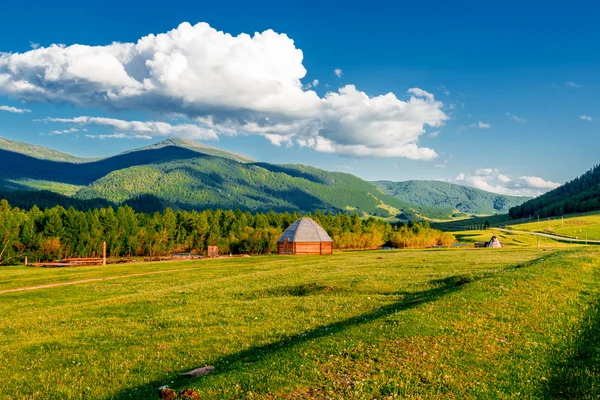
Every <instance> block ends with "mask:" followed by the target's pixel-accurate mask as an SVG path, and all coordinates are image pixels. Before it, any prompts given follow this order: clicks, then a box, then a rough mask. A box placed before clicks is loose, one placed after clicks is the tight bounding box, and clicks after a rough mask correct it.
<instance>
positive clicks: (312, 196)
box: [0, 139, 412, 217]
mask: <svg viewBox="0 0 600 400" xmlns="http://www.w3.org/2000/svg"><path fill="white" fill-rule="evenodd" d="M7 147H8V146H7ZM9 148H10V149H11V150H0V192H1V191H4V192H7V191H8V192H10V193H11V195H10V196H8V195H6V196H4V197H11V198H13V199H14V198H15V195H14V193H15V192H20V193H27V194H26V195H25V194H23V195H22V196H20V197H21V198H24V199H31V201H32V202H39V203H43V204H48V202H47V201H45V200H44V198H42V197H44V196H45V195H44V193H46V192H40V189H43V190H46V191H49V192H55V193H62V194H67V193H68V194H69V195H70V196H64V198H61V201H60V204H68V200H69V199H73V204H75V205H89V204H94V202H104V203H106V202H108V203H111V204H130V205H132V206H133V207H135V208H136V209H137V210H138V211H145V212H154V211H159V210H161V209H164V208H166V207H171V208H175V209H206V208H232V209H236V208H240V209H243V210H250V211H269V210H275V211H302V212H306V211H314V210H317V209H319V210H324V211H332V212H339V211H354V212H357V213H359V214H363V215H379V216H382V217H391V216H396V215H398V214H401V213H410V212H411V210H412V206H411V205H410V204H405V203H403V202H402V201H400V200H398V199H395V198H394V197H392V196H389V195H387V194H385V193H383V192H381V191H380V190H379V189H377V188H376V187H374V186H373V185H371V184H370V183H368V182H366V181H364V180H362V179H360V178H357V177H355V176H353V175H351V174H346V173H340V172H328V171H324V170H319V169H317V168H312V167H307V166H303V165H275V164H269V163H260V162H251V160H250V159H249V158H247V157H244V156H240V155H237V154H234V153H230V152H227V151H224V150H220V149H215V148H212V147H208V146H204V145H201V144H199V143H194V142H190V141H182V140H178V139H169V140H166V141H162V142H159V143H157V144H155V145H152V146H147V147H144V148H141V149H135V150H131V151H128V152H125V153H121V154H118V155H116V156H113V157H108V158H103V159H99V160H94V161H86V162H79V163H74V162H65V161H63V159H60V161H56V160H55V158H56V156H55V155H53V153H52V152H43V151H37V152H36V155H40V156H41V157H39V158H38V157H33V156H31V155H28V153H29V151H28V149H23V148H22V146H19V147H16V146H10V147H9ZM15 150H16V151H15ZM209 153H210V154H209ZM44 155H48V159H43V158H42V157H43V156H44ZM63 158H64V157H63ZM32 191H37V192H32ZM72 192H74V194H73V193H72ZM36 193H37V194H36ZM55 197H56V196H54V195H53V198H55ZM19 204H20V205H21V207H27V206H28V205H29V206H31V205H33V204H30V203H28V202H27V201H20V200H19Z"/></svg>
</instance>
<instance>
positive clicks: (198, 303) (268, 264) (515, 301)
mask: <svg viewBox="0 0 600 400" xmlns="http://www.w3.org/2000/svg"><path fill="white" fill-rule="evenodd" d="M598 255H600V252H599V251H598V250H595V249H593V248H587V247H579V248H574V249H571V250H538V249H536V248H530V249H527V248H522V249H519V248H512V249H498V250H497V249H481V250H475V249H469V250H428V251H396V252H383V251H380V252H357V253H343V254H335V255H334V256H331V257H313V256H309V257H276V256H262V257H253V258H248V259H231V260H228V259H226V260H214V261H198V262H173V263H155V264H138V265H120V266H108V267H104V268H103V267H81V268H73V269H45V270H40V269H34V268H25V267H10V268H3V269H0V291H1V290H6V289H8V288H18V287H24V286H32V285H40V284H51V283H60V282H67V281H76V280H84V279H93V278H100V277H114V276H118V277H120V278H118V279H112V280H105V281H94V282H90V283H82V284H77V285H70V286H59V287H54V288H48V289H41V290H34V291H28V292H14V293H4V294H0V301H1V304H2V306H1V307H2V313H1V314H0V361H1V363H0V387H1V388H2V395H3V396H5V397H4V398H14V399H23V398H26V399H27V398H39V399H47V398H55V399H59V398H60V399H62V398H92V399H103V398H106V399H109V398H117V399H129V398H140V399H146V398H155V397H156V390H157V388H158V387H159V386H162V385H164V384H168V385H170V386H171V387H173V388H174V389H176V390H180V389H183V388H187V387H192V388H194V389H195V390H197V391H198V392H200V393H201V395H202V396H203V397H202V398H233V397H239V398H272V397H292V396H296V397H298V398H350V399H353V398H385V397H387V396H394V395H397V396H401V397H413V398H414V397H417V398H419V397H420V398H432V397H450V398H452V397H458V398H465V397H473V398H506V397H511V396H512V397H536V398H538V397H545V396H548V395H549V394H553V395H560V393H573V392H572V391H569V390H571V389H573V388H572V386H573V385H576V382H578V381H577V380H576V379H575V378H576V377H579V376H581V377H583V378H584V379H585V381H586V382H587V383H586V385H587V386H586V387H587V388H588V389H589V390H592V391H591V392H589V391H588V393H589V395H590V396H592V395H594V393H595V394H596V395H597V394H598V382H599V380H598V376H597V374H596V373H595V372H594V371H595V370H594V369H593V368H592V369H590V368H589V366H588V364H585V363H584V364H581V362H580V361H573V362H571V363H570V364H568V363H569V362H570V361H569V360H571V359H572V357H573V355H574V354H579V353H578V351H579V352H581V348H580V347H581V346H580V344H581V343H582V340H581V338H580V335H581V334H585V332H588V330H589V329H588V328H589V326H590V324H589V321H590V320H594V321H596V320H597V317H598V316H597V315H596V311H595V310H596V308H597V307H594V304H596V303H595V302H596V299H597V295H598V293H597V287H598V276H597V271H598V264H599V263H600V261H599V258H598ZM157 270H168V271H169V272H167V273H162V274H152V275H138V276H130V277H123V276H125V275H128V274H140V273H150V272H154V271H157ZM586 350H589V351H590V352H591V353H592V356H593V357H597V354H596V350H595V348H594V347H593V346H592V345H591V344H590V345H589V346H588V347H586ZM566 363H567V364H566ZM206 365H214V366H215V370H214V371H213V373H211V374H209V375H208V376H206V377H201V378H196V379H192V380H190V379H181V378H179V374H180V373H181V372H185V371H189V370H191V369H194V368H197V367H202V366H206ZM573 365H574V367H571V366H573ZM580 367H581V368H580ZM578 368H579V369H578ZM586 371H587V372H586ZM590 371H591V372H590ZM574 377H575V378H574ZM573 382H575V383H573ZM594 390H595V392H594Z"/></svg>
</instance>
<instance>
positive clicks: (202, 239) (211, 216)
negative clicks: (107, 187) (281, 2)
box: [0, 200, 454, 264]
mask: <svg viewBox="0 0 600 400" xmlns="http://www.w3.org/2000/svg"><path fill="white" fill-rule="evenodd" d="M300 216H301V215H300V214H298V213H292V214H290V213H275V212H273V211H271V212H268V213H256V214H251V213H249V212H242V211H239V210H237V211H231V210H205V211H199V212H198V211H172V210H171V209H167V210H166V211H165V212H163V213H158V212H157V213H154V214H144V213H136V212H135V211H134V210H133V209H132V208H131V207H129V206H122V207H118V208H117V209H116V211H115V209H113V208H112V207H107V208H100V209H94V210H88V211H85V212H84V211H77V210H75V209H74V208H72V207H71V208H69V209H65V208H64V207H62V206H55V207H52V208H46V209H44V210H40V209H39V208H38V207H35V206H34V207H32V208H31V209H30V210H29V211H26V210H22V209H19V208H17V207H11V206H10V205H9V203H8V202H7V201H6V200H0V264H9V263H12V264H15V263H20V262H22V260H23V258H24V257H25V256H27V257H28V259H29V260H31V261H47V260H57V259H61V258H65V257H85V256H92V257H93V256H100V254H101V252H102V244H103V242H105V241H106V243H107V248H108V255H109V256H110V257H134V256H151V257H154V256H162V255H168V254H172V253H174V252H191V253H198V254H201V253H204V252H205V251H206V249H207V246H209V245H217V246H219V250H220V252H221V253H233V254H264V253H271V252H275V251H276V249H277V240H278V239H279V237H280V235H281V233H282V232H283V230H284V229H285V228H287V227H288V226H290V225H291V224H292V223H293V222H294V221H296V220H297V219H298V218H300ZM307 216H308V217H311V218H313V219H314V220H315V221H316V222H317V223H319V224H321V225H322V226H323V228H325V230H326V231H327V232H328V233H329V235H330V236H331V238H332V239H333V241H334V247H335V248H336V249H338V250H347V249H372V248H378V247H381V246H382V245H385V244H386V243H387V244H389V245H392V246H394V247H430V246H435V245H450V244H452V243H453V242H454V237H453V236H452V235H450V234H447V233H442V232H440V231H437V230H435V229H431V228H430V227H429V224H428V223H418V224H410V225H406V226H405V225H402V224H399V225H391V224H389V223H387V222H385V221H382V220H381V219H377V218H373V217H370V218H366V219H361V218H359V217H358V216H357V215H350V214H345V213H341V214H336V215H334V214H332V213H328V214H325V213H323V212H320V211H317V212H316V213H314V215H313V214H310V213H309V214H307Z"/></svg>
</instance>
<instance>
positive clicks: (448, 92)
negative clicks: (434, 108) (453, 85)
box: [437, 85, 450, 96]
mask: <svg viewBox="0 0 600 400" xmlns="http://www.w3.org/2000/svg"><path fill="white" fill-rule="evenodd" d="M437 89H438V90H439V91H441V92H442V93H444V94H445V95H446V96H450V90H448V88H447V87H446V86H444V85H440V86H438V87H437Z"/></svg>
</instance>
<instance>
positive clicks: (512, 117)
mask: <svg viewBox="0 0 600 400" xmlns="http://www.w3.org/2000/svg"><path fill="white" fill-rule="evenodd" d="M506 116H507V117H508V118H510V119H512V120H513V121H517V122H521V123H522V124H524V123H525V122H527V120H526V119H525V118H521V117H517V116H516V115H513V114H511V113H509V112H507V113H506Z"/></svg>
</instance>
